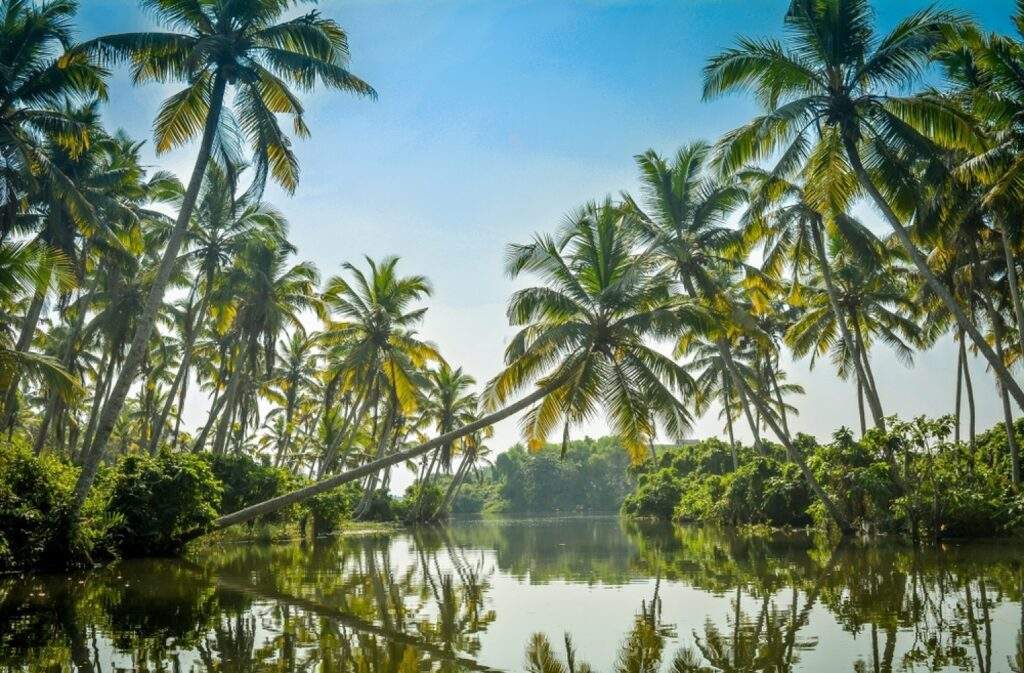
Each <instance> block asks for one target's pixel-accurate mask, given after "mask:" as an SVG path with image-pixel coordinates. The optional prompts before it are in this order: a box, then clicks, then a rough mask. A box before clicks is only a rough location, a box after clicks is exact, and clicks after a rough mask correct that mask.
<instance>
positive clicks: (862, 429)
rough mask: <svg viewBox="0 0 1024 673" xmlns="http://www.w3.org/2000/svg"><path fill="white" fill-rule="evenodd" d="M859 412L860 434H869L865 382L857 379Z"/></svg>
mask: <svg viewBox="0 0 1024 673" xmlns="http://www.w3.org/2000/svg"><path fill="white" fill-rule="evenodd" d="M857 414H858V415H859V416H860V436H861V437H863V436H864V435H865V434H867V431H868V426H867V423H866V422H865V419H864V384H863V383H861V382H860V380H859V379H858V380H857Z"/></svg>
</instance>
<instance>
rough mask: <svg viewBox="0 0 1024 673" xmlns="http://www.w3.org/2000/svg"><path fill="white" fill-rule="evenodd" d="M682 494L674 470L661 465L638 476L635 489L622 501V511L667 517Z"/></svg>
mask: <svg viewBox="0 0 1024 673" xmlns="http://www.w3.org/2000/svg"><path fill="white" fill-rule="evenodd" d="M682 494H683V489H682V484H681V482H680V481H679V479H678V478H677V477H676V472H675V471H674V470H673V469H671V468H668V467H663V468H661V469H660V470H658V471H657V472H647V473H644V474H641V475H640V476H639V478H638V479H637V485H636V490H635V491H633V493H631V494H630V495H629V497H627V498H626V499H625V501H623V503H622V511H623V513H625V514H628V515H629V516H636V517H658V518H661V519H668V518H670V517H671V516H672V512H673V511H674V510H675V508H676V504H677V503H678V502H679V499H680V497H682Z"/></svg>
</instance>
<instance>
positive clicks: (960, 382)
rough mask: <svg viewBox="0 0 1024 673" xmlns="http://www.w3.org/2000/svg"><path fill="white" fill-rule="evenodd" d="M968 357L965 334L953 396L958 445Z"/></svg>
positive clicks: (961, 345) (954, 437)
mask: <svg viewBox="0 0 1024 673" xmlns="http://www.w3.org/2000/svg"><path fill="white" fill-rule="evenodd" d="M966 355H967V350H966V348H964V339H963V333H961V334H960V343H959V346H958V348H957V353H956V395H954V396H953V400H954V401H953V441H955V442H956V443H957V444H959V443H960V417H961V414H960V407H961V404H960V402H961V400H962V397H963V387H964V367H966V366H967V362H966Z"/></svg>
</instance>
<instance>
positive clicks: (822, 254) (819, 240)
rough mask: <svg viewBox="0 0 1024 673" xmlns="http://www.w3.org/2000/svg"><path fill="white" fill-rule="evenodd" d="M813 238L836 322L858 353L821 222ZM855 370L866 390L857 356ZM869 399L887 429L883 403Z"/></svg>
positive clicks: (879, 425) (878, 420)
mask: <svg viewBox="0 0 1024 673" xmlns="http://www.w3.org/2000/svg"><path fill="white" fill-rule="evenodd" d="M811 238H812V239H814V250H815V253H816V254H817V256H818V266H819V267H820V269H821V277H822V279H823V280H824V281H825V292H826V294H828V301H829V304H831V305H832V313H833V314H834V315H835V317H836V323H837V324H838V325H839V332H840V334H841V335H842V337H843V341H844V342H845V343H846V348H847V350H849V351H850V352H851V353H856V352H857V348H856V347H855V346H854V343H853V337H852V336H851V335H850V328H849V326H848V325H847V324H846V313H845V312H844V311H843V310H842V308H841V307H840V305H839V293H838V291H837V290H836V286H835V282H834V281H833V279H832V268H831V266H830V265H829V261H828V253H827V252H826V251H825V241H824V238H823V236H822V232H821V223H820V222H815V223H814V224H813V225H812V226H811ZM854 371H855V372H856V374H857V381H858V382H859V383H860V386H861V388H862V389H863V390H865V392H866V391H867V389H868V385H867V376H866V375H865V373H864V368H863V367H862V366H861V363H860V361H859V360H856V358H855V359H854ZM867 399H868V407H869V408H870V409H871V420H872V421H873V422H874V424H875V427H876V428H878V429H880V430H882V431H885V415H884V414H883V413H882V407H881V404H879V403H878V400H877V398H874V397H872V395H871V394H870V393H868V394H867Z"/></svg>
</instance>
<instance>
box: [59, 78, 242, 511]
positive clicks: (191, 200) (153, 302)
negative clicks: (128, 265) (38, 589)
mask: <svg viewBox="0 0 1024 673" xmlns="http://www.w3.org/2000/svg"><path fill="white" fill-rule="evenodd" d="M226 88H227V81H226V79H225V77H224V74H223V73H222V72H220V71H219V70H218V71H217V74H216V76H215V77H214V82H213V91H212V94H211V96H210V109H209V111H208V112H207V114H206V125H205V127H204V129H203V139H202V142H201V143H200V145H199V155H198V156H197V157H196V164H195V167H194V168H193V169H192V176H191V177H190V178H189V182H188V188H187V189H186V190H185V196H184V198H183V199H182V202H181V210H179V211H178V219H177V220H176V221H175V223H174V229H173V230H172V231H171V235H170V237H169V238H168V239H167V247H166V248H165V249H164V254H163V257H162V258H161V260H160V266H159V268H158V269H157V273H156V278H155V279H154V280H153V286H152V288H150V291H149V296H148V297H146V304H145V307H144V308H143V310H142V315H141V316H140V317H139V324H138V327H137V328H136V329H135V335H134V336H133V337H132V342H131V346H130V347H129V349H128V355H127V356H126V357H125V360H124V364H123V366H122V367H121V371H120V372H119V374H118V377H117V383H115V384H114V388H113V391H112V392H111V394H110V398H109V399H108V400H107V402H106V404H104V405H103V410H102V411H101V413H100V421H99V426H98V427H97V430H96V436H95V438H94V440H93V442H92V446H91V447H89V450H88V452H87V453H86V454H85V455H83V460H82V471H81V473H80V474H79V475H78V481H77V482H76V483H75V502H74V514H75V516H76V517H77V515H78V513H79V512H80V511H81V509H82V505H83V504H84V503H85V498H86V496H87V495H88V494H89V489H90V488H91V487H92V482H93V480H94V479H96V472H97V470H98V469H99V465H100V461H101V460H102V459H103V455H104V453H105V452H106V448H107V442H108V441H109V440H110V434H111V432H113V429H114V424H115V423H117V418H118V416H119V415H120V414H121V409H122V407H124V401H125V399H126V398H127V397H128V391H129V390H130V389H131V387H132V383H133V382H134V380H135V375H136V372H138V369H139V365H140V364H142V359H143V358H144V357H145V355H146V350H147V349H146V346H147V344H148V343H149V338H150V336H151V335H152V333H153V326H154V324H155V322H156V315H157V312H158V311H159V310H160V306H161V304H162V303H163V299H164V291H165V290H166V289H167V283H168V281H169V280H170V278H171V272H172V271H173V270H174V266H175V264H176V263H177V260H178V251H179V250H180V249H181V244H182V242H183V241H184V239H185V231H186V230H187V229H188V223H189V220H190V219H191V218H192V211H193V210H194V209H195V205H196V199H197V197H198V196H199V188H200V187H201V186H202V183H203V175H204V174H205V173H206V165H207V163H208V162H209V160H210V153H211V150H212V148H213V140H214V137H215V136H216V134H217V127H218V126H219V125H220V117H221V111H222V110H223V108H224V91H225V89H226Z"/></svg>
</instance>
